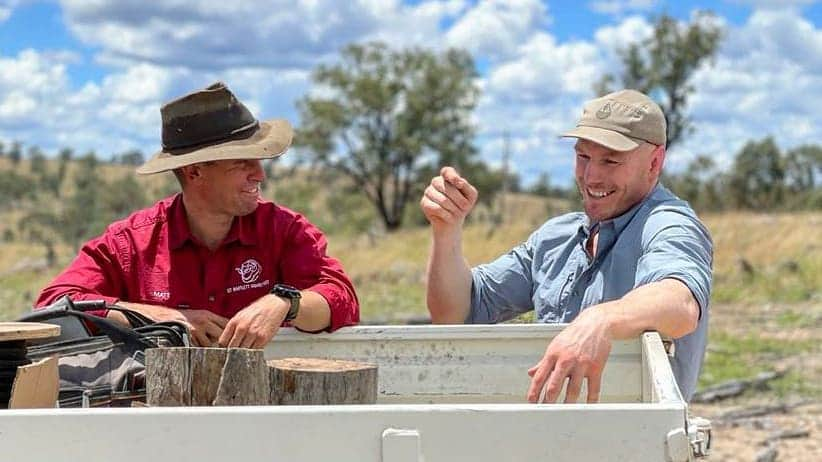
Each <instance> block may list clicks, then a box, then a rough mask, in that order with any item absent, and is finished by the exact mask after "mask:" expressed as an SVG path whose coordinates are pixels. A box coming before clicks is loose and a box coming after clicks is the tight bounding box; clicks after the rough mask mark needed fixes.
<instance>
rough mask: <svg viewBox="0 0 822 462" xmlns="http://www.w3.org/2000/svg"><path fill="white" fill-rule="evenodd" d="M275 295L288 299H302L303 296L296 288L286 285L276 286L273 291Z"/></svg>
mask: <svg viewBox="0 0 822 462" xmlns="http://www.w3.org/2000/svg"><path fill="white" fill-rule="evenodd" d="M272 292H274V294H276V295H279V296H281V297H288V298H300V297H301V296H302V294H301V293H300V291H299V290H297V289H296V288H294V287H291V286H288V285H285V284H277V285H275V286H274V290H272Z"/></svg>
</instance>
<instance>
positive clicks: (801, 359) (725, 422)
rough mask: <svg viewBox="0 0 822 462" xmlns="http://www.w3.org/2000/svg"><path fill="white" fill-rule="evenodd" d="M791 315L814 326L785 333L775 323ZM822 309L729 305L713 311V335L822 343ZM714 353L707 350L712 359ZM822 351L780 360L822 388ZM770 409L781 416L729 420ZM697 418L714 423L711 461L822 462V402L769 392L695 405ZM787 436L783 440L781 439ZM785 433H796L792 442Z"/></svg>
mask: <svg viewBox="0 0 822 462" xmlns="http://www.w3.org/2000/svg"><path fill="white" fill-rule="evenodd" d="M785 309H790V310H793V311H796V312H801V313H805V314H807V315H809V316H808V319H809V321H810V322H807V323H803V325H801V326H794V327H792V328H785V327H784V326H783V327H780V325H779V324H778V323H777V322H776V318H777V317H778V316H779V313H780V312H783V311H784V310H785ZM820 313H822V305H821V304H819V303H818V302H814V303H809V304H802V305H791V306H784V305H778V304H770V305H748V306H746V305H726V306H717V307H715V309H713V310H712V319H711V326H710V328H711V329H718V330H721V331H724V332H728V333H731V334H739V335H745V334H747V333H750V332H752V331H753V332H758V335H759V336H760V338H765V337H767V338H771V339H774V338H776V339H785V340H788V339H791V340H796V339H811V340H816V341H818V342H820V343H822V322H820V319H822V317H820ZM710 352H711V347H710V346H709V348H708V354H710ZM820 352H822V349H820V348H814V349H813V350H812V351H807V352H803V353H800V354H797V355H792V356H790V357H785V358H780V359H779V363H780V364H779V366H780V367H787V368H789V369H791V370H793V371H799V373H800V375H801V376H802V377H803V380H805V381H806V383H810V384H815V387H816V388H817V389H818V387H819V386H820V384H822V353H820ZM762 407H771V408H772V409H776V412H770V413H767V414H765V415H761V416H757V417H750V418H730V417H729V414H730V413H734V412H739V411H742V410H750V409H754V408H762ZM690 412H691V414H692V415H695V416H700V417H705V418H707V419H710V420H711V423H712V431H713V447H712V451H711V456H710V457H709V458H708V459H707V460H708V461H722V462H725V461H740V462H742V461H745V462H748V461H761V462H764V461H791V462H793V461H796V462H822V400H820V399H819V397H818V394H812V395H811V396H801V395H800V396H782V397H778V396H777V395H776V394H775V393H772V392H768V391H757V392H748V393H746V394H745V395H742V396H741V397H738V398H733V399H729V400H727V401H721V402H719V403H716V404H691V405H690ZM780 433H783V438H778V437H777V435H779V434H780ZM786 433H793V434H794V435H793V437H789V436H790V435H788V434H786Z"/></svg>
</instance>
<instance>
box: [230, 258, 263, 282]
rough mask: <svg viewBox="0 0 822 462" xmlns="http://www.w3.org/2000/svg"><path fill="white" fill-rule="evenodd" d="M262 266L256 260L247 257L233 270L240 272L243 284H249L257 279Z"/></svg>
mask: <svg viewBox="0 0 822 462" xmlns="http://www.w3.org/2000/svg"><path fill="white" fill-rule="evenodd" d="M261 270H262V267H261V266H260V263H259V262H257V260H255V259H253V258H249V259H248V260H246V261H244V262H243V264H242V265H240V266H238V267H236V268H234V271H236V272H238V273H240V278H241V279H242V280H243V283H244V284H250V283H252V282H254V281H256V280H257V278H259V277H260V271H261Z"/></svg>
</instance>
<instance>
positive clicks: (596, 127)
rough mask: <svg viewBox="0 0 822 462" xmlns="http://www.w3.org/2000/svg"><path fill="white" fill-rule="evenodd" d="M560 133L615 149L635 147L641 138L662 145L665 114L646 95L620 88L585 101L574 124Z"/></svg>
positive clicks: (563, 135)
mask: <svg viewBox="0 0 822 462" xmlns="http://www.w3.org/2000/svg"><path fill="white" fill-rule="evenodd" d="M560 136H561V137H564V138H581V139H584V140H589V141H593V142H594V143H597V144H601V145H603V146H605V147H607V148H610V149H613V150H615V151H630V150H632V149H636V148H637V147H638V146H639V143H641V142H642V141H647V142H649V143H651V144H656V145H664V144H665V140H666V139H667V138H666V135H665V115H664V114H663V113H662V109H660V108H659V105H658V104H656V103H655V102H654V101H653V100H652V99H651V98H649V97H648V96H646V95H644V94H642V93H640V92H638V91H636V90H620V91H617V92H614V93H609V94H607V95H605V96H602V97H599V98H597V99H593V100H591V101H588V102H587V103H585V107H584V108H583V109H582V117H580V118H579V122H577V127H576V128H574V129H572V130H569V131H567V132H565V133H563V134H562V135H560Z"/></svg>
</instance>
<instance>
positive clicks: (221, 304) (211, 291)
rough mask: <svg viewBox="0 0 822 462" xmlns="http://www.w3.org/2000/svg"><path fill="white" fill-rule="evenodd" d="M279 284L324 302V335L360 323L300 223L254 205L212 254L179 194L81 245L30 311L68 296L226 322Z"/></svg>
mask: <svg viewBox="0 0 822 462" xmlns="http://www.w3.org/2000/svg"><path fill="white" fill-rule="evenodd" d="M277 283H284V284H289V285H292V286H294V287H296V288H298V289H301V290H305V289H307V290H311V291H313V292H317V293H318V294H320V295H322V296H323V297H324V298H325V299H326V300H327V301H328V305H329V307H330V308H331V325H330V327H329V328H328V330H329V331H333V330H336V329H338V328H340V327H342V326H346V325H351V324H356V323H357V322H358V321H359V304H358V301H357V296H356V294H355V292H354V287H353V285H352V284H351V281H350V280H349V279H348V276H346V274H345V273H344V272H343V269H342V266H341V265H340V262H339V261H337V260H336V259H334V258H331V257H329V256H328V255H326V240H325V237H324V236H323V234H322V232H321V231H320V230H319V229H317V228H316V227H315V226H314V225H312V224H311V223H309V222H308V220H306V219H305V217H303V216H302V215H300V214H298V213H296V212H293V211H291V210H289V209H287V208H285V207H281V206H279V205H275V204H273V203H271V202H268V201H260V202H259V206H258V207H257V209H256V210H255V211H254V212H253V213H251V214H249V215H246V216H243V217H236V218H235V219H234V222H233V223H232V225H231V229H230V230H229V232H228V235H227V236H226V237H225V239H224V240H223V242H222V243H221V244H220V246H219V247H218V248H217V249H216V250H215V251H213V252H212V251H210V250H209V249H208V248H207V247H205V246H204V245H202V244H201V243H200V242H199V241H198V240H197V239H196V238H195V237H194V236H193V235H192V234H191V230H190V229H189V226H188V221H187V219H186V213H185V207H184V205H183V201H182V195H180V194H177V195H174V196H172V197H169V198H166V199H163V200H161V201H160V202H158V203H156V204H155V205H154V206H152V207H150V208H147V209H144V210H140V211H138V212H135V213H133V214H132V215H131V216H129V217H128V218H126V219H124V220H121V221H118V222H115V223H113V224H112V225H110V226H109V227H108V228H107V229H106V231H105V233H103V235H102V236H100V237H98V238H95V239H92V240H91V241H89V242H87V243H86V244H85V245H84V246H83V248H82V249H81V250H80V253H79V255H78V256H77V258H76V259H75V260H74V262H72V264H71V265H70V266H69V267H68V268H66V269H65V270H64V271H63V272H62V273H60V275H58V276H57V278H55V279H54V281H52V282H51V284H49V285H48V286H47V287H46V288H45V289H43V291H42V292H41V293H40V296H39V298H38V299H37V303H36V305H37V306H43V305H47V304H49V303H52V302H54V301H55V300H56V299H57V298H59V297H60V296H62V295H69V296H70V297H71V298H72V299H73V300H99V299H103V300H106V301H107V302H109V303H116V302H117V301H118V300H122V301H125V302H133V303H146V304H152V305H162V306H167V307H171V308H179V309H207V310H209V311H213V312H214V313H217V314H219V315H221V316H224V317H226V318H231V317H232V316H234V314H236V313H237V312H238V311H240V310H241V309H243V308H245V307H246V306H248V305H249V304H250V303H251V302H253V301H254V300H256V299H258V298H260V297H262V296H263V295H266V294H267V293H269V291H270V290H271V288H272V287H273V286H274V284H277Z"/></svg>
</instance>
